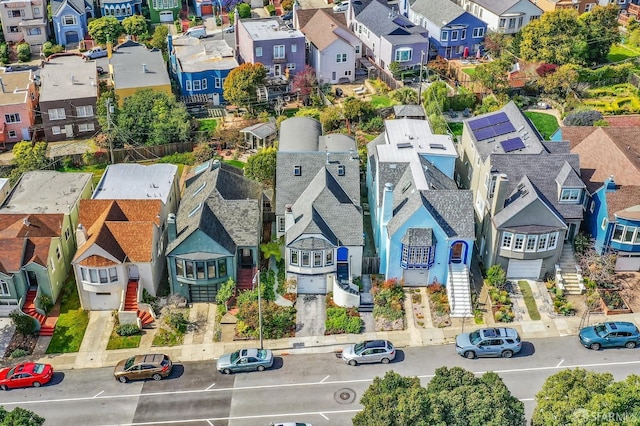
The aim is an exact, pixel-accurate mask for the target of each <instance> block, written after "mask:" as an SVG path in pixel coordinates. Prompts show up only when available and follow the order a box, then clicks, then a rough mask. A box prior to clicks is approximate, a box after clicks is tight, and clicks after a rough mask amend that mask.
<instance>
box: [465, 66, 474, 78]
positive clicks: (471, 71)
mask: <svg viewBox="0 0 640 426" xmlns="http://www.w3.org/2000/svg"><path fill="white" fill-rule="evenodd" d="M462 72H463V73H465V74H466V75H468V76H469V77H474V76H475V75H476V68H475V67H473V68H462Z"/></svg>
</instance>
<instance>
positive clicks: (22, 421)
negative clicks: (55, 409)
mask: <svg viewBox="0 0 640 426" xmlns="http://www.w3.org/2000/svg"><path fill="white" fill-rule="evenodd" d="M44 422H45V419H44V418H43V417H40V416H39V415H37V414H36V413H34V412H33V411H29V410H26V409H24V408H22V407H16V408H14V409H13V410H11V411H7V410H6V409H5V408H4V407H3V406H0V426H41V425H43V424H44Z"/></svg>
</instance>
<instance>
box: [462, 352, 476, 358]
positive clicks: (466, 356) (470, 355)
mask: <svg viewBox="0 0 640 426" xmlns="http://www.w3.org/2000/svg"><path fill="white" fill-rule="evenodd" d="M464 357H465V358H467V359H474V358H475V357H476V353H475V352H474V351H466V352H465V353H464Z"/></svg>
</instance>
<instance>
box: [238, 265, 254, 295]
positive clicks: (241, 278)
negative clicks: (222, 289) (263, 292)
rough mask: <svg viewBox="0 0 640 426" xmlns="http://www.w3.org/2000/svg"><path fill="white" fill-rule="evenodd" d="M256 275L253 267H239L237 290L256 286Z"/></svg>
mask: <svg viewBox="0 0 640 426" xmlns="http://www.w3.org/2000/svg"><path fill="white" fill-rule="evenodd" d="M254 275H255V272H254V269H253V268H238V276H237V282H236V290H251V289H252V288H253V287H254V284H253V277H254Z"/></svg>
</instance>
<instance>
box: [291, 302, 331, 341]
mask: <svg viewBox="0 0 640 426" xmlns="http://www.w3.org/2000/svg"><path fill="white" fill-rule="evenodd" d="M325 303H326V302H325V296H324V295H321V294H318V295H315V294H304V295H300V296H298V299H297V301H296V311H297V312H296V337H310V336H324V330H325V328H324V322H325V320H326V319H327V310H326V305H325Z"/></svg>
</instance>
